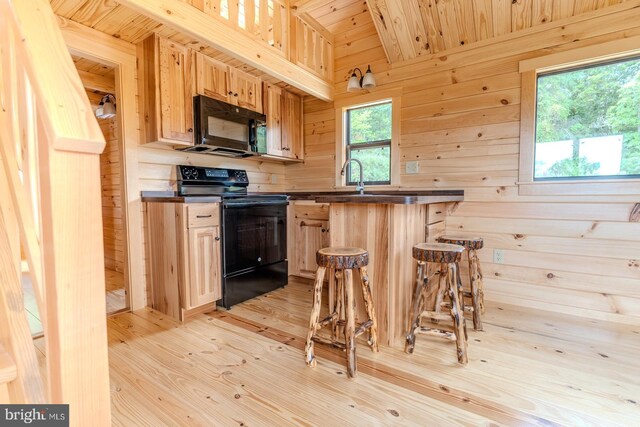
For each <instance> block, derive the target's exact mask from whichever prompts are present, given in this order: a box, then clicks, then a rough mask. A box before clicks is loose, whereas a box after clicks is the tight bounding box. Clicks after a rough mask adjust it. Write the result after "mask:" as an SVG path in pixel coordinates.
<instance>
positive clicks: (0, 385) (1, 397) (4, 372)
mask: <svg viewBox="0 0 640 427" xmlns="http://www.w3.org/2000/svg"><path fill="white" fill-rule="evenodd" d="M16 377H17V369H16V364H15V363H13V359H12V358H11V356H10V355H9V353H7V352H6V351H5V349H4V347H3V346H2V345H0V402H8V401H9V388H8V386H7V384H8V383H10V382H11V381H13V380H15V379H16Z"/></svg>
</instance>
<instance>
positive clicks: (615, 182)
mask: <svg viewBox="0 0 640 427" xmlns="http://www.w3.org/2000/svg"><path fill="white" fill-rule="evenodd" d="M517 184H518V194H519V195H521V196H586V195H589V196H599V195H603V196H605V195H638V194H640V179H631V178H630V179H607V180H599V179H589V180H586V179H585V180H578V181H534V182H517Z"/></svg>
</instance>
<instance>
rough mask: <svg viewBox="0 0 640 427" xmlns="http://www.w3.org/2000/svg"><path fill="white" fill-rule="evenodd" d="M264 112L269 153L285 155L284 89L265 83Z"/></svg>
mask: <svg viewBox="0 0 640 427" xmlns="http://www.w3.org/2000/svg"><path fill="white" fill-rule="evenodd" d="M264 114H265V115H266V116H267V154H271V155H273V156H282V157H284V156H285V151H284V150H283V149H282V89H281V88H279V87H278V86H274V85H270V84H267V83H265V85H264Z"/></svg>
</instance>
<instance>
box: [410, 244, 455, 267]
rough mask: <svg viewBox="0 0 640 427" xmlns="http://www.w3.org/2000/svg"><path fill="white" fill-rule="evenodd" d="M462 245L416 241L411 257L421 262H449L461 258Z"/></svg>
mask: <svg viewBox="0 0 640 427" xmlns="http://www.w3.org/2000/svg"><path fill="white" fill-rule="evenodd" d="M463 252H464V247H462V246H460V245H452V244H447V243H418V244H417V245H415V246H414V247H413V258H414V259H415V260H417V261H422V262H439V263H443V262H444V263H451V262H458V261H460V259H461V258H462V253H463Z"/></svg>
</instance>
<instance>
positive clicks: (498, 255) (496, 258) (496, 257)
mask: <svg viewBox="0 0 640 427" xmlns="http://www.w3.org/2000/svg"><path fill="white" fill-rule="evenodd" d="M493 263H494V264H504V249H494V250H493Z"/></svg>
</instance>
